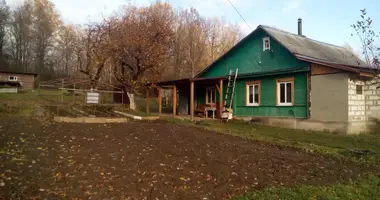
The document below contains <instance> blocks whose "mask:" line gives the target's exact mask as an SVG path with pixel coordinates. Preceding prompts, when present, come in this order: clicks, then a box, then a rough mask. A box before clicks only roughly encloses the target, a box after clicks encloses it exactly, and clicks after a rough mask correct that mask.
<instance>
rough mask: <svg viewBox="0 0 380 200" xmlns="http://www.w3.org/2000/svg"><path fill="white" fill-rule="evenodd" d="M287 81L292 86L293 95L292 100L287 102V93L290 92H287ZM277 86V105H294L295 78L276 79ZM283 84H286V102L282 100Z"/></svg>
mask: <svg viewBox="0 0 380 200" xmlns="http://www.w3.org/2000/svg"><path fill="white" fill-rule="evenodd" d="M287 83H290V84H291V86H290V88H291V95H292V98H291V99H292V101H291V102H287V99H288V98H287V95H288V92H287V89H288V87H287ZM276 84H277V86H276V88H277V91H276V92H277V106H293V105H294V79H293V78H291V79H286V80H281V79H280V80H277V81H276ZM281 84H284V85H285V97H284V98H285V103H282V102H281Z"/></svg>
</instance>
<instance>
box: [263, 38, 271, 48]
mask: <svg viewBox="0 0 380 200" xmlns="http://www.w3.org/2000/svg"><path fill="white" fill-rule="evenodd" d="M266 50H270V39H269V37H265V38H263V51H266Z"/></svg>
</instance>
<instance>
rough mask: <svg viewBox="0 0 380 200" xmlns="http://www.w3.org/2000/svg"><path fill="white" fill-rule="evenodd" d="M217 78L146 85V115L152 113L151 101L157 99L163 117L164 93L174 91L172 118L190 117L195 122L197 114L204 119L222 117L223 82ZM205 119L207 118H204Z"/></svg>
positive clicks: (222, 78)
mask: <svg viewBox="0 0 380 200" xmlns="http://www.w3.org/2000/svg"><path fill="white" fill-rule="evenodd" d="M224 79H226V77H217V78H189V79H179V80H173V81H163V82H156V83H150V84H148V85H146V93H145V100H146V109H145V110H146V113H150V103H151V102H150V101H151V98H152V97H156V98H157V104H158V114H159V115H162V114H163V113H162V93H163V92H162V91H163V90H171V91H172V96H171V98H172V105H173V108H172V114H171V115H172V116H181V117H186V116H189V117H190V119H191V120H194V118H195V117H196V115H197V114H199V113H202V112H203V113H202V114H203V116H204V117H206V116H207V114H208V117H213V116H215V117H216V118H219V117H221V114H222V111H223V105H224V104H223V80H224ZM203 119H205V118H203Z"/></svg>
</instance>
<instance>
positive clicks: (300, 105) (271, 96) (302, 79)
mask: <svg viewBox="0 0 380 200" xmlns="http://www.w3.org/2000/svg"><path fill="white" fill-rule="evenodd" d="M288 77H289V78H290V77H294V104H293V106H277V102H276V93H277V91H276V79H279V78H288ZM257 80H260V82H261V83H260V84H261V90H260V105H259V106H246V105H245V103H246V102H245V100H246V99H245V98H246V88H245V87H246V86H245V84H246V82H248V81H257ZM226 86H227V85H226V82H225V83H224V86H223V89H224V92H223V93H225V91H226ZM195 93H196V98H197V99H196V100H197V103H198V104H205V102H206V100H205V87H204V86H199V87H196V92H195ZM216 101H217V102H219V95H218V93H217V100H216ZM307 108H308V105H307V73H295V74H286V75H285V74H284V75H276V76H264V77H256V78H246V79H238V80H237V82H236V85H235V96H234V102H233V110H234V116H240V117H244V116H258V117H294V118H307V117H308V116H307V115H308V112H307Z"/></svg>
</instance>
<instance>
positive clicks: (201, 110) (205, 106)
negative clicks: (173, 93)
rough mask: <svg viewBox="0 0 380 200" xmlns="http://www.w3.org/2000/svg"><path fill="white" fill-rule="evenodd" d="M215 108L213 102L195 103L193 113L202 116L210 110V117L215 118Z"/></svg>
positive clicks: (206, 115) (205, 115)
mask: <svg viewBox="0 0 380 200" xmlns="http://www.w3.org/2000/svg"><path fill="white" fill-rule="evenodd" d="M216 110H217V109H216V105H215V104H197V107H196V108H195V110H194V113H195V115H197V114H198V113H199V114H201V116H202V117H208V112H209V111H212V118H215V112H216Z"/></svg>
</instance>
